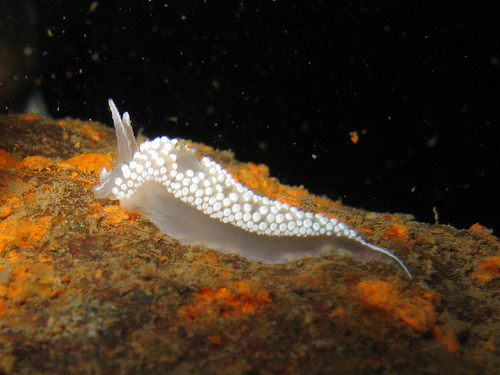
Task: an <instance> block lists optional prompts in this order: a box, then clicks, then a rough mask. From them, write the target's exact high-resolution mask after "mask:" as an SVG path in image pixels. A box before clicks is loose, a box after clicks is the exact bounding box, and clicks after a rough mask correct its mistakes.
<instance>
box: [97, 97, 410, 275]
mask: <svg viewBox="0 0 500 375" xmlns="http://www.w3.org/2000/svg"><path fill="white" fill-rule="evenodd" d="M109 106H110V108H111V112H112V116H113V122H114V125H115V129H116V137H117V139H118V153H119V157H118V164H117V165H116V166H115V168H114V169H113V170H111V171H107V170H106V168H103V169H102V171H101V173H100V175H99V177H100V180H101V184H100V185H98V186H96V187H95V188H94V192H95V196H96V197H97V198H104V197H107V198H110V199H118V200H120V205H121V206H122V208H124V209H127V210H131V211H135V212H138V213H140V214H142V215H144V216H146V217H148V218H149V219H150V220H151V221H152V222H153V223H154V224H155V225H156V226H157V227H158V228H159V229H160V230H161V231H162V232H164V233H166V234H168V235H169V236H171V237H173V238H176V239H177V240H178V241H179V242H180V243H181V244H183V245H201V244H203V245H206V246H207V247H211V248H213V249H217V250H219V251H221V252H223V253H231V252H235V253H238V254H240V255H242V256H244V257H246V258H250V259H255V260H258V261H260V262H264V263H283V262H286V261H288V260H290V259H293V258H300V257H303V256H306V255H309V256H319V255H324V254H342V255H347V256H351V257H353V258H355V259H357V260H362V261H373V260H377V261H384V262H387V263H391V264H393V265H395V266H396V267H398V268H399V269H400V270H402V271H403V272H404V273H405V274H406V275H407V276H409V277H410V278H411V277H412V276H411V273H410V271H409V270H408V268H407V267H406V266H405V265H404V263H403V262H402V261H401V260H400V259H399V258H398V257H396V256H395V255H394V254H392V253H391V252H389V251H388V250H386V249H384V248H381V247H379V246H376V245H373V244H370V243H368V242H366V241H365V240H364V239H363V238H362V237H361V236H360V235H358V234H357V233H356V232H355V231H354V230H353V229H350V228H349V227H348V226H347V225H346V224H344V223H341V222H339V221H338V220H337V219H336V218H330V217H327V216H325V215H322V214H321V213H316V214H314V213H312V212H305V211H302V210H300V209H298V208H296V207H292V206H289V205H288V204H286V203H281V202H279V201H275V200H271V199H269V198H267V197H263V196H259V195H257V194H255V193H254V192H253V191H251V190H250V189H248V188H247V187H245V186H243V185H242V184H241V183H239V182H237V181H236V180H235V179H234V178H233V177H232V175H231V174H230V173H229V172H228V171H226V170H225V169H223V168H222V167H221V166H220V165H219V164H217V163H216V162H214V161H212V160H210V159H209V158H208V157H204V158H202V159H201V160H198V158H196V156H194V154H193V151H192V150H191V149H189V148H188V147H187V146H186V145H185V144H184V142H182V141H179V140H177V139H169V138H167V137H165V136H163V137H158V138H155V139H154V140H152V141H146V142H144V143H142V144H141V145H140V147H137V143H136V140H135V137H134V132H133V130H132V126H131V123H130V116H129V114H128V113H127V112H125V113H124V114H123V118H120V114H119V113H118V110H117V108H116V106H115V104H114V102H113V101H112V100H111V99H110V100H109Z"/></svg>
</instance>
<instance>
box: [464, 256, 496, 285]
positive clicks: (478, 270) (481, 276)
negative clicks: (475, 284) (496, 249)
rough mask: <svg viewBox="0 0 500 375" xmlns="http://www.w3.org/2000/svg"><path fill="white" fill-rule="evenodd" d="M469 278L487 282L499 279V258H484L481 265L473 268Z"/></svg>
mask: <svg viewBox="0 0 500 375" xmlns="http://www.w3.org/2000/svg"><path fill="white" fill-rule="evenodd" d="M471 277H472V278H474V279H476V280H479V281H483V282H488V281H491V280H493V279H495V278H499V277H500V256H491V257H486V258H484V259H483V260H482V261H481V263H480V264H479V265H478V266H476V267H474V271H473V272H472V273H471Z"/></svg>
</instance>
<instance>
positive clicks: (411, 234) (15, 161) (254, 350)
mask: <svg viewBox="0 0 500 375" xmlns="http://www.w3.org/2000/svg"><path fill="white" fill-rule="evenodd" d="M192 146H194V147H196V148H197V149H198V150H199V155H200V156H201V155H208V156H210V157H213V158H215V159H216V160H217V161H218V162H220V163H221V164H223V166H224V167H226V168H228V169H229V170H230V171H231V173H233V174H234V175H235V176H236V177H237V178H238V179H239V180H240V181H241V182H242V183H243V184H244V185H246V186H248V187H249V188H251V189H253V190H255V191H256V192H258V193H259V194H262V195H266V196H268V197H270V198H272V199H278V198H279V199H280V200H282V201H286V202H289V203H290V204H292V205H296V206H298V207H300V208H302V209H306V210H312V211H314V212H322V213H324V214H327V215H330V216H336V217H339V219H341V220H345V221H346V222H347V223H348V224H349V225H350V226H351V227H352V228H354V229H355V230H357V231H358V232H359V233H360V234H361V235H362V236H363V237H365V238H366V239H367V240H368V241H371V242H373V243H376V244H378V245H381V246H384V247H385V248H387V249H388V250H390V251H391V252H393V253H394V254H396V255H398V256H399V257H401V258H402V259H403V260H404V261H405V263H406V264H407V265H408V267H409V268H410V270H411V271H412V273H413V275H414V277H415V278H414V279H413V280H407V279H405V278H402V277H401V276H402V275H401V274H400V273H399V272H398V271H397V270H396V269H395V268H394V267H392V266H390V265H387V264H381V263H368V264H366V263H359V262H355V261H353V260H351V259H349V258H343V257H334V256H330V257H324V258H311V259H302V260H298V261H293V262H290V263H287V264H281V265H262V264H259V263H258V262H255V261H251V260H247V259H244V258H241V257H239V256H236V255H223V254H221V253H219V252H218V251H216V250H212V249H207V248H204V247H189V246H187V247H184V246H180V245H179V244H178V243H177V241H176V240H175V239H173V238H170V237H168V236H166V235H163V234H162V233H161V232H159V231H158V230H157V228H156V227H155V226H154V225H153V224H151V223H150V222H149V220H147V219H145V218H143V217H141V216H139V215H137V214H134V213H131V212H127V211H124V210H122V209H120V207H119V205H118V204H117V202H115V201H110V200H106V199H95V198H94V195H93V193H92V191H91V188H92V187H93V186H94V185H95V184H96V182H97V178H98V177H97V176H98V172H99V170H100V169H101V167H102V166H103V165H105V166H107V168H108V169H109V168H111V167H112V166H113V153H114V152H115V148H116V141H115V139H114V134H113V131H112V130H111V129H108V128H106V127H104V126H102V125H100V124H96V123H86V122H81V121H74V120H67V121H55V120H51V119H40V118H39V117H37V116H31V115H25V116H8V117H6V116H2V117H0V175H1V178H0V328H1V335H0V373H20V374H35V373H36V374H40V373H47V374H49V373H68V372H72V373H124V374H128V373H141V374H157V373H172V374H174V373H175V374H189V373H227V374H239V373H241V374H251V373H270V374H274V373H307V374H311V373H333V372H334V373H339V374H351V373H363V374H371V373H398V374H405V373H407V374H416V373H427V374H429V373H464V374H466V373H467V374H471V373H486V374H488V373H491V374H492V373H494V372H495V369H498V366H500V360H499V355H498V350H499V349H498V348H499V346H500V339H499V338H500V324H499V317H498V311H500V299H499V290H500V252H499V248H500V241H499V239H498V238H497V237H495V236H493V235H492V234H491V233H490V231H488V230H487V229H485V228H483V227H482V226H481V225H479V224H476V225H474V226H472V227H471V228H470V229H469V230H457V229H454V228H452V227H449V226H445V225H427V224H423V223H418V222H415V221H412V218H411V216H409V215H392V214H377V213H370V212H365V211H362V210H358V209H353V208H349V207H346V206H342V205H341V204H340V203H339V202H333V201H330V200H328V199H326V198H321V197H316V196H313V195H311V194H308V192H307V191H306V190H305V189H303V188H300V187H288V186H283V185H280V184H279V183H278V181H277V180H276V179H273V178H270V177H269V172H268V170H267V168H266V167H265V166H263V165H255V164H251V163H248V164H242V163H239V162H237V161H236V160H234V158H233V155H232V154H231V153H229V152H224V151H222V152H221V151H213V150H212V149H211V148H209V147H207V146H203V145H198V144H194V143H192Z"/></svg>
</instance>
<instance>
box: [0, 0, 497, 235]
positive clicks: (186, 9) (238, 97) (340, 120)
mask: <svg viewBox="0 0 500 375" xmlns="http://www.w3.org/2000/svg"><path fill="white" fill-rule="evenodd" d="M110 3H112V2H104V1H101V2H97V1H95V2H92V1H88V0H87V1H48V0H39V1H28V0H25V1H17V2H13V1H11V0H8V1H7V4H8V6H5V7H4V8H3V10H2V12H3V14H2V20H3V22H2V23H1V24H0V41H3V43H2V44H0V47H1V50H2V53H3V57H2V65H3V71H4V72H5V71H7V73H8V74H7V75H6V76H5V77H2V80H3V82H4V83H9V82H10V83H12V82H14V83H17V86H16V85H14V84H11V85H6V84H4V86H3V87H0V94H2V95H0V99H1V101H2V102H1V103H0V104H1V108H0V110H1V112H2V113H8V112H16V111H22V108H23V105H24V103H25V101H26V99H27V97H29V96H30V92H31V90H32V87H33V86H36V87H38V88H39V89H40V90H41V92H42V94H43V96H44V98H45V100H46V102H47V108H48V110H49V112H50V114H51V115H52V116H54V117H56V118H60V117H66V116H70V117H73V118H81V119H85V120H87V119H92V120H96V121H101V122H105V123H107V124H111V118H110V115H109V112H108V110H107V98H109V97H112V98H113V99H114V100H115V102H116V103H117V105H118V107H119V109H120V110H121V111H123V110H127V111H129V112H130V114H131V117H132V121H133V123H134V126H136V127H137V128H139V127H141V128H143V131H144V133H145V134H146V135H148V136H149V137H155V136H157V135H163V134H164V135H168V136H170V137H183V138H190V139H192V140H196V141H200V142H203V143H206V144H208V145H211V146H214V147H218V148H222V149H228V148H229V149H232V150H234V151H235V153H236V157H237V158H238V159H239V160H242V161H250V160H251V161H254V162H257V163H265V164H267V165H268V166H269V167H270V168H271V173H272V175H274V176H276V177H278V178H279V179H280V181H281V182H283V183H287V184H291V185H300V184H302V185H304V186H305V187H307V188H308V189H309V190H310V191H311V192H313V193H316V194H326V195H328V196H329V197H330V198H333V199H341V200H342V202H344V203H345V204H347V205H351V206H354V207H360V208H365V209H368V210H373V211H383V212H405V213H411V214H413V215H415V217H416V218H417V219H418V220H421V221H426V222H430V223H433V222H435V213H434V208H435V211H436V212H437V213H438V215H439V216H438V217H439V222H441V223H450V224H451V225H453V226H456V227H458V228H468V227H469V226H470V225H472V224H474V223H476V222H479V223H481V224H483V225H485V226H487V227H490V228H494V229H495V233H496V234H497V235H498V230H499V229H500V221H499V220H498V218H497V217H498V214H497V213H498V212H499V209H500V204H499V201H500V199H499V197H498V192H499V189H498V182H497V183H494V180H495V179H497V178H496V177H495V176H496V175H498V172H499V161H500V157H499V138H500V136H499V130H498V128H499V125H500V111H499V106H500V62H499V59H500V48H499V47H500V29H499V27H498V26H497V25H498V24H499V22H498V19H499V17H498V15H499V14H495V12H494V11H492V10H490V9H488V8H486V7H484V6H481V5H471V4H469V5H461V6H458V5H454V6H449V7H448V6H445V5H444V4H443V2H441V4H439V2H436V3H434V5H425V4H424V3H427V2H424V3H422V2H401V1H379V2H373V3H372V2H365V1H346V2H333V1H320V0H315V1H300V2H299V1H279V0H277V1H272V0H268V1H262V0H258V1H154V0H151V1H145V0H144V1H119V2H113V5H110ZM9 53H10V55H9ZM6 56H7V57H9V56H10V57H9V58H7V57H6ZM12 56H20V57H19V59H18V60H16V59H14V58H12ZM9 67H10V68H11V69H10V71H13V72H14V73H9V72H10V71H9ZM9 74H10V75H9ZM14 76H15V77H17V78H16V79H14V78H13V77H14ZM7 88H8V90H9V91H7ZM1 90H4V93H1ZM137 128H136V130H137ZM354 131H356V132H357V133H358V135H359V138H360V139H359V142H358V143H357V144H354V143H353V142H352V141H351V137H350V132H354Z"/></svg>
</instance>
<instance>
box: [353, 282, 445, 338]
mask: <svg viewBox="0 0 500 375" xmlns="http://www.w3.org/2000/svg"><path fill="white" fill-rule="evenodd" d="M357 288H358V291H359V292H360V294H359V298H360V299H361V300H362V301H364V302H365V303H366V304H367V305H368V306H373V307H375V308H377V309H379V310H382V311H384V312H386V313H387V314H389V315H394V316H397V317H399V318H400V319H401V320H402V321H403V322H404V323H406V324H407V325H408V326H410V327H411V328H413V329H414V330H416V331H426V330H428V329H430V328H432V327H433V326H434V323H435V321H436V316H437V313H436V309H435V307H434V301H435V300H436V298H437V297H436V296H435V295H434V294H432V293H431V292H423V293H422V294H421V295H419V296H413V297H411V298H407V297H406V296H405V294H403V293H401V292H400V291H399V290H398V289H396V288H395V287H394V286H393V285H391V284H390V283H388V282H386V281H380V280H366V281H360V282H359V283H358V285H357Z"/></svg>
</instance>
